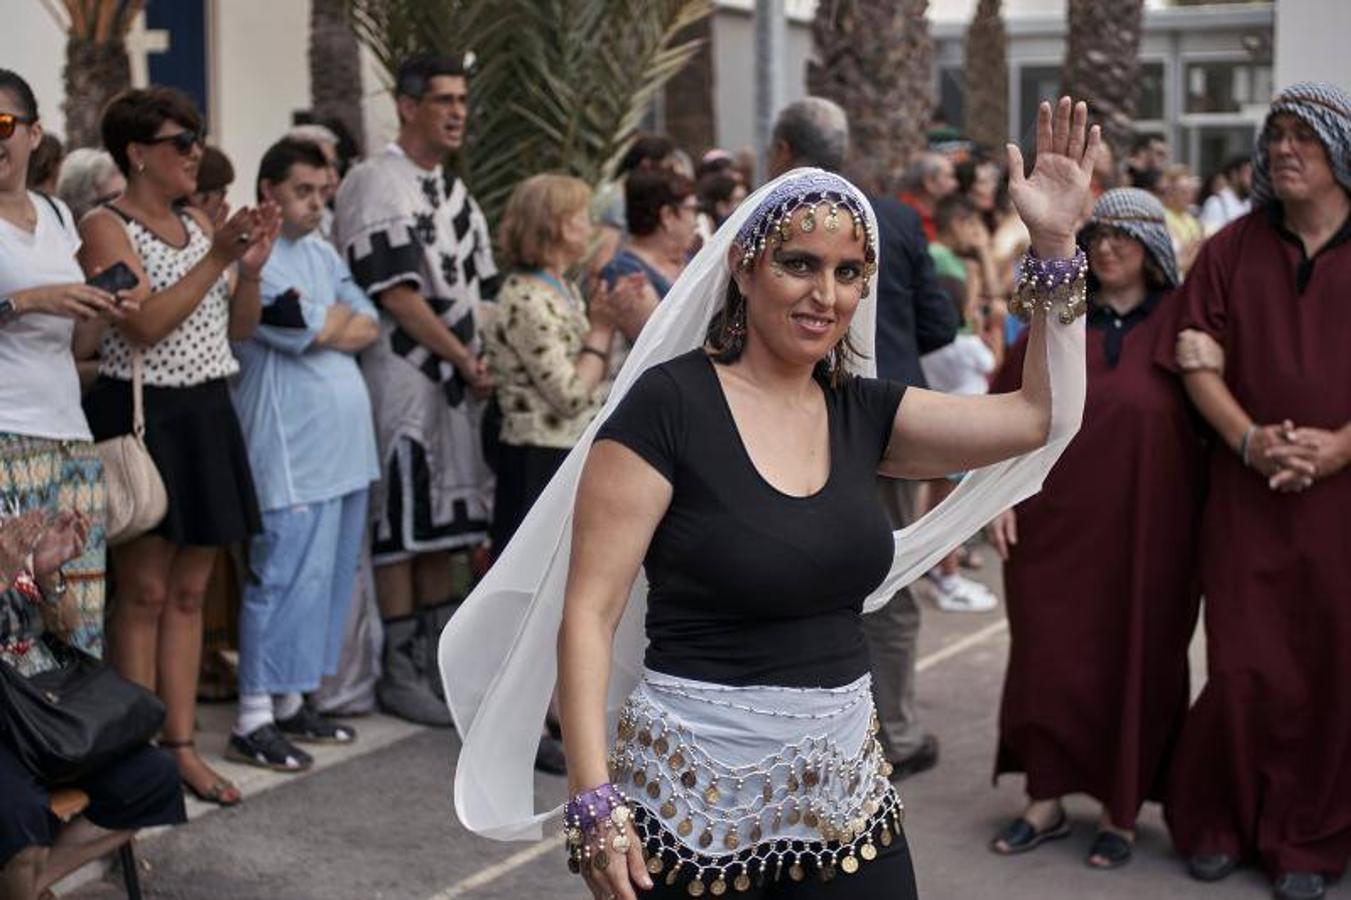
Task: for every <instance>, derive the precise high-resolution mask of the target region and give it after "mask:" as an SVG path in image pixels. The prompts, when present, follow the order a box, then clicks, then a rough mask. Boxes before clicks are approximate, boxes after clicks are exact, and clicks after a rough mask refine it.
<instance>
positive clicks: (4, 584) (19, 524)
mask: <svg viewBox="0 0 1351 900" xmlns="http://www.w3.org/2000/svg"><path fill="white" fill-rule="evenodd" d="M51 520H52V516H51V513H49V512H48V511H47V510H45V509H30V510H29V511H28V512H26V513H23V514H21V515H17V516H13V517H11V518H8V519H0V590H7V589H8V588H9V586H10V585H11V584H13V583H14V580H15V578H17V577H18V576H19V575H21V574H22V573H23V571H24V569H25V567H26V566H27V565H28V559H29V557H30V556H32V555H33V550H34V548H36V547H37V545H38V541H39V540H41V539H42V535H43V532H45V531H46V530H47V526H48V524H49V523H50V522H51Z"/></svg>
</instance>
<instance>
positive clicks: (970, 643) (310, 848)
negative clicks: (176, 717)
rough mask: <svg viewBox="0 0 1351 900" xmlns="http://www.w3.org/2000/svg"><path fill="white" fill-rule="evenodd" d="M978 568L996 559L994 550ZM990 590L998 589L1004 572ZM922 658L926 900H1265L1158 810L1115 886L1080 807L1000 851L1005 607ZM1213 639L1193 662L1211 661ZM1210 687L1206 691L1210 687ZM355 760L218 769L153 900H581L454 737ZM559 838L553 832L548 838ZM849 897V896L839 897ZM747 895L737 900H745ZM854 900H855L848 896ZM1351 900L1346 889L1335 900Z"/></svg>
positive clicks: (950, 619)
mask: <svg viewBox="0 0 1351 900" xmlns="http://www.w3.org/2000/svg"><path fill="white" fill-rule="evenodd" d="M981 555H982V556H983V557H984V558H986V559H988V558H989V557H988V550H982V553H981ZM984 572H985V573H986V574H984V575H983V576H982V577H984V578H985V579H986V580H988V581H989V582H990V583H991V584H992V585H993V586H995V587H996V588H998V587H999V585H998V577H997V574H995V573H996V572H997V566H994V565H990V564H987V566H986V569H985V570H984ZM924 615H925V618H924V625H923V630H922V633H921V642H920V643H921V647H920V650H921V653H920V663H919V666H920V670H921V671H920V674H919V681H918V685H919V692H920V710H921V715H922V718H923V721H924V723H925V726H926V727H927V728H928V729H930V730H932V731H934V732H935V733H936V734H937V735H938V736H939V738H940V740H941V742H942V757H941V761H940V763H939V766H938V767H937V768H936V769H934V770H932V771H930V772H926V773H924V774H922V775H919V776H917V777H914V778H912V779H910V780H907V781H905V782H903V783H902V784H901V790H902V794H903V796H904V799H905V803H906V807H907V815H906V830H907V833H908V836H909V839H910V843H911V848H912V852H913V854H914V859H915V866H916V873H917V878H918V882H919V888H920V896H921V897H923V898H925V900H967V898H980V900H984V898H1007V900H1033V898H1037V900H1041V898H1076V900H1079V898H1082V900H1099V898H1100V900H1118V898H1120V900H1125V898H1132V900H1134V898H1139V897H1146V898H1150V900H1165V898H1170V900H1171V898H1177V900H1230V898H1233V900H1257V898H1265V897H1270V896H1271V894H1270V887H1269V886H1268V884H1267V882H1266V881H1265V879H1263V878H1262V877H1261V876H1260V875H1259V874H1258V873H1256V872H1253V871H1251V870H1240V871H1239V872H1237V873H1236V874H1235V875H1233V876H1231V877H1230V878H1229V879H1227V880H1226V881H1224V882H1222V883H1220V884H1214V885H1203V884H1199V883H1197V882H1193V881H1191V880H1190V879H1188V878H1187V876H1186V874H1185V872H1184V870H1183V866H1182V862H1181V860H1179V859H1178V858H1177V856H1176V855H1175V854H1174V853H1173V851H1172V848H1171V845H1170V843H1169V841H1168V836H1167V832H1166V831H1165V830H1164V828H1163V825H1162V818H1161V816H1160V814H1159V811H1158V809H1157V807H1155V806H1153V805H1150V806H1148V807H1147V808H1146V811H1145V814H1144V816H1143V818H1142V820H1141V826H1140V832H1139V838H1138V846H1137V849H1136V853H1135V858H1134V859H1133V860H1132V862H1131V863H1130V864H1129V865H1127V866H1126V867H1124V868H1122V869H1119V870H1116V871H1110V872H1100V871H1095V870H1091V869H1089V868H1088V867H1087V866H1086V865H1085V863H1084V857H1085V855H1086V854H1087V852H1088V845H1089V843H1090V841H1091V840H1092V838H1093V832H1094V823H1095V822H1096V819H1097V810H1096V808H1095V807H1094V805H1093V804H1092V803H1091V802H1090V801H1087V800H1086V799H1084V798H1072V799H1071V801H1070V802H1069V804H1068V809H1069V812H1070V815H1071V818H1072V820H1073V822H1074V831H1073V834H1072V835H1071V836H1070V837H1069V838H1068V839H1066V840H1063V841H1058V842H1054V843H1051V844H1047V845H1045V846H1043V847H1041V848H1039V849H1038V850H1036V851H1034V852H1032V853H1029V854H1026V855H1023V856H1019V857H1015V858H1003V857H999V856H996V855H994V854H993V853H991V852H990V851H989V850H988V849H986V844H987V842H988V841H989V838H990V836H991V835H992V834H993V833H994V832H995V831H996V830H998V829H999V828H1000V827H1001V826H1002V825H1003V823H1004V822H1005V821H1006V820H1007V819H1008V818H1009V817H1011V816H1013V815H1016V814H1017V813H1018V811H1019V810H1020V809H1021V806H1022V794H1021V779H1019V778H1010V777H1006V778H1004V779H1003V780H1002V781H1001V782H1000V783H999V784H998V785H992V784H991V767H992V763H993V752H994V740H995V725H996V716H997V712H998V702H999V691H1000V687H1001V684H1002V679H1003V670H1004V664H1005V659H1006V656H1007V648H1008V632H1007V628H1006V626H1005V623H1004V617H1003V611H1002V607H1001V608H1000V609H997V610H995V611H994V612H990V613H980V614H970V613H943V612H940V611H938V610H937V609H935V608H934V607H933V606H932V605H931V604H927V603H926V604H925V610H924ZM1201 651H1202V648H1201V645H1200V639H1199V637H1198V640H1197V641H1196V642H1195V645H1194V647H1193V660H1194V663H1196V664H1198V665H1197V669H1198V670H1199V663H1200V662H1201V659H1202V656H1203V654H1202V652H1201ZM1200 677H1201V676H1197V677H1196V680H1198V681H1199V678H1200ZM232 712H233V710H232V708H231V707H230V706H229V705H220V706H206V707H203V711H202V724H203V730H204V732H205V734H204V735H202V736H201V737H200V738H199V744H201V745H202V746H203V747H204V748H210V747H212V746H215V745H216V744H220V743H222V742H223V735H224V729H225V728H227V727H228V723H229V721H230V717H231V715H232ZM354 724H355V725H356V726H357V728H358V729H360V731H361V739H360V741H359V742H358V744H357V745H356V746H355V747H351V748H319V750H318V753H317V754H316V756H317V759H318V765H316V767H315V769H314V770H312V771H311V772H309V773H306V774H304V775H299V776H295V775H291V776H286V775H275V774H272V773H265V772H260V771H257V770H244V769H241V768H238V767H233V768H232V767H230V766H229V765H228V764H225V765H223V766H222V768H223V769H224V770H225V771H227V772H228V773H229V774H230V775H232V776H236V777H239V778H240V779H241V781H242V783H243V787H244V788H245V791H246V794H247V797H246V800H245V802H244V803H243V804H242V805H241V806H239V807H237V808H235V809H231V810H216V809H212V808H208V807H206V806H204V805H202V804H198V803H196V802H193V804H192V805H191V815H192V819H191V821H190V822H189V823H188V824H187V825H184V826H181V827H178V828H174V829H163V830H159V831H157V832H154V833H150V834H147V835H144V836H142V837H141V838H140V839H139V840H138V852H139V854H140V856H141V857H142V859H143V860H144V861H145V863H146V864H147V865H148V867H149V872H148V874H147V876H146V878H145V882H144V884H145V890H146V896H147V897H149V898H166V900H167V898H174V900H206V898H212V900H215V898H241V900H252V898H260V900H261V898H269V900H308V898H315V900H319V898H323V900H338V898H353V900H384V898H398V900H404V898H407V900H452V898H457V897H464V898H468V900H523V898H528V900H545V898H564V900H574V898H575V900H582V898H585V897H586V896H587V894H586V892H585V891H584V890H583V888H582V885H581V882H580V881H579V880H578V879H576V878H574V877H573V876H570V875H568V874H567V870H566V868H565V867H564V857H563V853H562V849H561V845H559V844H558V841H557V838H555V837H554V836H553V835H552V834H550V836H549V837H548V838H546V840H544V841H541V842H538V843H520V844H504V843H498V842H494V841H489V840H485V839H483V838H479V837H476V836H474V835H472V834H469V833H467V832H466V831H465V830H464V829H463V828H462V827H461V826H460V825H459V824H458V823H457V822H456V821H455V818H454V815H453V812H452V806H451V775H452V767H453V765H454V760H455V756H456V754H457V752H458V749H459V742H458V739H457V738H456V737H455V735H454V734H453V732H451V731H448V730H429V729H424V728H418V727H414V726H410V725H407V724H405V723H402V722H397V721H395V720H392V719H388V718H386V717H383V716H372V717H366V718H363V719H357V720H354ZM537 788H538V790H539V791H540V792H541V796H548V797H551V798H556V799H561V798H562V795H563V791H564V784H563V780H562V779H561V778H553V777H548V776H539V777H538V779H537ZM551 831H552V829H551ZM837 883H838V884H840V885H841V887H843V885H844V883H843V882H837ZM60 894H61V896H63V897H73V898H79V900H111V898H117V897H121V896H122V893H121V891H120V890H119V888H118V887H116V886H115V883H114V882H113V881H112V880H111V879H109V878H103V879H99V878H98V877H97V873H95V872H93V871H90V870H87V871H85V872H83V873H78V874H77V876H75V878H74V879H73V880H68V881H67V882H66V885H65V886H64V890H62V891H61V892H60ZM733 896H735V895H733ZM840 896H841V898H846V897H848V893H847V892H841V894H840ZM1348 896H1351V890H1348V888H1347V887H1346V886H1345V885H1344V884H1343V885H1339V886H1336V887H1334V888H1333V889H1332V890H1331V891H1330V893H1329V897H1330V898H1337V897H1348Z"/></svg>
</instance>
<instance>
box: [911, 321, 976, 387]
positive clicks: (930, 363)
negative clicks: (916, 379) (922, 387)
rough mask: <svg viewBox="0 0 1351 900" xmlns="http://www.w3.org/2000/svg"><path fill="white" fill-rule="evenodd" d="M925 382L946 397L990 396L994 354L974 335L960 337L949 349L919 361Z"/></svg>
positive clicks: (948, 345)
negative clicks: (957, 395)
mask: <svg viewBox="0 0 1351 900" xmlns="http://www.w3.org/2000/svg"><path fill="white" fill-rule="evenodd" d="M919 365H920V368H921V369H923V370H924V380H925V381H927V382H928V383H929V387H930V388H931V389H933V390H935V391H942V392H943V393H945V394H988V393H989V392H990V380H989V376H990V373H991V372H993V371H994V354H993V353H992V352H990V348H989V347H987V346H985V342H984V341H982V340H981V339H980V338H979V337H977V336H976V335H974V334H959V335H957V338H956V339H955V340H954V341H953V342H952V343H951V344H947V345H946V346H943V347H940V348H938V349H937V350H935V351H933V352H932V353H926V354H924V355H923V356H921V357H920V358H919Z"/></svg>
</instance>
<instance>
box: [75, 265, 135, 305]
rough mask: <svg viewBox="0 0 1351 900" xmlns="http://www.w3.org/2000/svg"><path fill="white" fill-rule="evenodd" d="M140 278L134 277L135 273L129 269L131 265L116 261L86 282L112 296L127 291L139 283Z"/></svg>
mask: <svg viewBox="0 0 1351 900" xmlns="http://www.w3.org/2000/svg"><path fill="white" fill-rule="evenodd" d="M140 283H141V280H140V279H139V278H137V277H136V273H135V272H133V271H132V270H131V266H129V265H127V264H126V263H124V262H121V261H118V262H115V263H113V264H112V265H111V266H109V267H108V268H106V269H104V270H103V271H102V272H100V273H98V274H97V275H92V276H90V277H89V279H88V281H87V282H86V284H88V285H89V286H90V287H96V288H98V289H99V290H101V291H106V292H108V293H109V294H112V295H113V296H117V294H119V293H121V292H122V291H129V290H132V289H133V288H135V287H136V285H138V284H140Z"/></svg>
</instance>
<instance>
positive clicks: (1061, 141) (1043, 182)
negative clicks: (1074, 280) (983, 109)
mask: <svg viewBox="0 0 1351 900" xmlns="http://www.w3.org/2000/svg"><path fill="white" fill-rule="evenodd" d="M1101 146H1102V131H1101V129H1100V128H1099V127H1098V126H1097V125H1094V126H1093V127H1092V128H1089V127H1088V105H1087V104H1086V103H1084V102H1082V101H1080V102H1079V103H1076V104H1071V102H1070V98H1069V97H1061V98H1060V102H1059V103H1057V104H1056V107H1055V110H1054V112H1053V111H1052V109H1051V104H1049V103H1042V104H1041V106H1040V107H1039V108H1038V109H1037V157H1036V160H1035V161H1034V163H1033V168H1032V174H1031V176H1026V177H1025V176H1024V175H1023V154H1022V151H1020V150H1019V149H1018V146H1017V145H1016V144H1009V145H1008V164H1009V195H1010V197H1011V198H1012V200H1013V205H1014V207H1015V208H1016V209H1017V211H1018V215H1019V217H1021V218H1022V220H1023V223H1024V224H1025V225H1027V230H1028V232H1029V233H1030V234H1031V236H1032V249H1033V250H1034V251H1036V253H1037V255H1038V256H1040V257H1041V258H1042V259H1066V258H1069V257H1071V256H1073V255H1074V232H1075V228H1076V226H1077V225H1078V224H1079V219H1080V217H1081V216H1082V215H1083V210H1084V207H1085V206H1086V205H1087V202H1088V198H1089V190H1088V186H1089V181H1090V179H1091V178H1092V175H1093V166H1094V164H1095V163H1096V161H1097V157H1098V152H1099V149H1100V148H1101Z"/></svg>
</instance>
